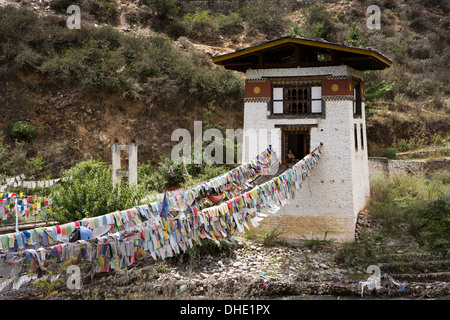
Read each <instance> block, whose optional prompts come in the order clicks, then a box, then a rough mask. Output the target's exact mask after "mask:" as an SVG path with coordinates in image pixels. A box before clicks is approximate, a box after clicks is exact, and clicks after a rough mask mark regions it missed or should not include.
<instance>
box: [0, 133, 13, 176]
mask: <svg viewBox="0 0 450 320" xmlns="http://www.w3.org/2000/svg"><path fill="white" fill-rule="evenodd" d="M10 165H11V159H10V157H9V145H7V144H6V143H5V142H4V137H3V136H0V174H3V175H6V174H7V173H8V171H9V168H10Z"/></svg>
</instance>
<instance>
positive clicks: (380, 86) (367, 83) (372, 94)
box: [363, 71, 395, 102]
mask: <svg viewBox="0 0 450 320" xmlns="http://www.w3.org/2000/svg"><path fill="white" fill-rule="evenodd" d="M363 78H364V97H365V98H366V101H369V102H370V101H375V100H377V99H380V98H382V97H383V96H384V95H386V94H387V93H389V92H391V91H392V89H394V85H395V81H394V82H392V83H391V84H387V83H386V80H383V81H381V82H378V83H374V82H373V81H372V80H370V71H365V72H364V75H363Z"/></svg>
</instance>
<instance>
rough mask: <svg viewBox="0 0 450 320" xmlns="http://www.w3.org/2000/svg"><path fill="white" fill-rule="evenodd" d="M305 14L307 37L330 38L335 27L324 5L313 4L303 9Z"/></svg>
mask: <svg viewBox="0 0 450 320" xmlns="http://www.w3.org/2000/svg"><path fill="white" fill-rule="evenodd" d="M305 16H306V26H305V36H306V37H307V38H311V39H316V38H323V39H326V40H332V39H331V38H332V35H333V33H334V31H335V29H336V27H335V25H334V23H333V21H332V20H331V17H330V14H329V13H328V12H327V10H326V8H325V6H324V5H321V4H316V3H315V4H313V5H312V6H310V7H309V8H308V9H307V10H306V11H305Z"/></svg>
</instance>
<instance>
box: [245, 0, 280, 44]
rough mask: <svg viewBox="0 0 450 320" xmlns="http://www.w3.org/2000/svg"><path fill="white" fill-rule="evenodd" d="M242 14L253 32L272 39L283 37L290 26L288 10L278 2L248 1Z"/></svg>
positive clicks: (267, 0) (270, 0) (264, 0)
mask: <svg viewBox="0 0 450 320" xmlns="http://www.w3.org/2000/svg"><path fill="white" fill-rule="evenodd" d="M240 14H241V16H242V18H243V19H244V21H245V22H247V23H248V26H249V28H250V29H251V30H253V31H257V32H261V33H263V34H265V35H266V36H268V37H270V38H275V37H279V36H280V35H282V34H283V33H284V32H285V30H286V28H287V25H288V20H287V18H286V10H285V9H284V8H283V7H282V6H281V5H280V3H279V2H278V1H272V0H251V1H246V4H245V5H244V6H243V7H242V8H241V10H240Z"/></svg>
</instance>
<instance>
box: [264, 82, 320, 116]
mask: <svg viewBox="0 0 450 320" xmlns="http://www.w3.org/2000/svg"><path fill="white" fill-rule="evenodd" d="M294 90H295V94H293V92H294ZM300 90H301V92H302V93H301V95H300V94H298V93H299V91H300ZM280 91H281V96H280ZM305 92H306V94H305ZM317 92H318V93H319V96H317V95H316V94H317ZM313 93H314V96H313ZM271 94H272V97H271V112H270V116H275V117H276V116H283V117H310V116H324V115H325V103H324V100H323V97H322V84H321V83H308V84H289V85H273V86H272V90H271ZM317 101H320V112H313V103H314V102H317ZM299 105H301V107H300V108H301V109H300V108H299ZM316 107H317V104H316ZM300 110H302V112H299V111H300Z"/></svg>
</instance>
